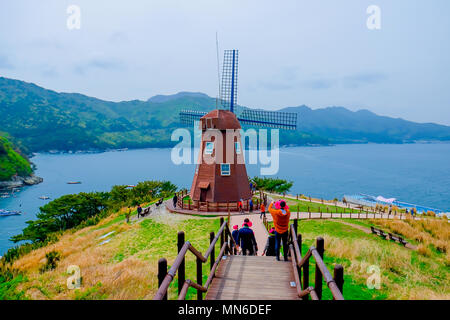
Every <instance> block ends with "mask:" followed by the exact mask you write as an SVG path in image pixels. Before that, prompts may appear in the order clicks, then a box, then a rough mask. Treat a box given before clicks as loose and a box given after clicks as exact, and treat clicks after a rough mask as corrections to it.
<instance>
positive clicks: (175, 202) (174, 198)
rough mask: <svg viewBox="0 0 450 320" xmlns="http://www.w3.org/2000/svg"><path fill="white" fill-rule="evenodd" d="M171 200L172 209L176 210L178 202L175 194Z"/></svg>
mask: <svg viewBox="0 0 450 320" xmlns="http://www.w3.org/2000/svg"><path fill="white" fill-rule="evenodd" d="M172 200H173V207H174V208H176V207H177V202H178V196H177V194H176V193H175V195H174V196H173V198H172Z"/></svg>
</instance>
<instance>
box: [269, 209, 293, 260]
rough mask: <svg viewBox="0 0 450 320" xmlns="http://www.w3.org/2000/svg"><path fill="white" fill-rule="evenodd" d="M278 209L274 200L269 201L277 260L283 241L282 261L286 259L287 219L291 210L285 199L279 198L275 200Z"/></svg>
mask: <svg viewBox="0 0 450 320" xmlns="http://www.w3.org/2000/svg"><path fill="white" fill-rule="evenodd" d="M277 204H278V206H279V209H277V208H276V205H275V202H273V201H272V202H271V203H270V205H269V212H270V214H271V215H272V218H273V225H274V227H275V254H276V259H277V261H280V247H281V242H283V255H284V261H288V258H287V254H288V244H287V242H288V230H289V219H290V217H291V211H289V208H287V206H286V201H284V200H279V201H278V202H277Z"/></svg>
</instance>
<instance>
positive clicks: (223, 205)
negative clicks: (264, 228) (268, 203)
mask: <svg viewBox="0 0 450 320" xmlns="http://www.w3.org/2000/svg"><path fill="white" fill-rule="evenodd" d="M177 197H178V200H177V207H178V208H180V209H185V210H196V211H204V212H230V211H233V212H234V211H239V206H238V202H236V201H227V202H209V201H193V200H191V199H190V197H189V194H188V192H187V190H182V191H180V192H179V193H177ZM261 201H262V199H256V200H255V201H253V211H255V212H259V207H260V205H261ZM242 209H243V210H244V211H249V210H250V201H249V199H247V200H244V203H243V204H242Z"/></svg>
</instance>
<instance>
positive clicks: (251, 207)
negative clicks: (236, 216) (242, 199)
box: [248, 198, 253, 212]
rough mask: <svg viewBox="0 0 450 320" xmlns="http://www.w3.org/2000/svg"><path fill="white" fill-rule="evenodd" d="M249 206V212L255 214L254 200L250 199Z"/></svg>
mask: <svg viewBox="0 0 450 320" xmlns="http://www.w3.org/2000/svg"><path fill="white" fill-rule="evenodd" d="M248 206H249V207H250V208H249V212H253V200H252V198H250V200H249V201H248Z"/></svg>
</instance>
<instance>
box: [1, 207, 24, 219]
mask: <svg viewBox="0 0 450 320" xmlns="http://www.w3.org/2000/svg"><path fill="white" fill-rule="evenodd" d="M21 213H22V211H10V210H4V209H0V217H6V216H17V215H20V214H21Z"/></svg>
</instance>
